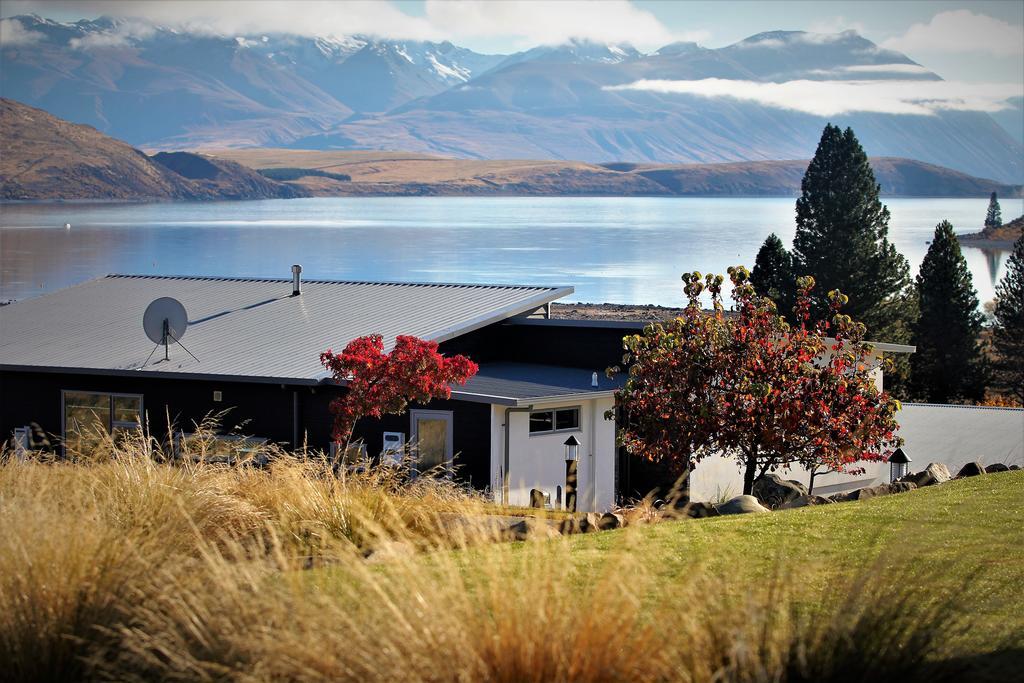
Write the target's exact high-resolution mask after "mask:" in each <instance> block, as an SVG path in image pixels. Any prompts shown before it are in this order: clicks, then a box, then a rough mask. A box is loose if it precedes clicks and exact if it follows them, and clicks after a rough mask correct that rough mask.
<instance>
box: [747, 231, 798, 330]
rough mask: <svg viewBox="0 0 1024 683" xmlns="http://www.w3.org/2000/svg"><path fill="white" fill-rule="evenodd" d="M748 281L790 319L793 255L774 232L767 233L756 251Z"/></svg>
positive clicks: (794, 282)
mask: <svg viewBox="0 0 1024 683" xmlns="http://www.w3.org/2000/svg"><path fill="white" fill-rule="evenodd" d="M750 283H751V284H752V285H754V289H755V290H756V291H757V293H758V294H760V295H761V296H766V297H768V298H769V299H771V300H772V301H774V302H775V305H776V306H777V307H778V310H779V314H780V315H784V316H785V317H786V318H787V319H790V320H791V319H792V315H793V311H792V309H793V304H794V300H795V294H796V276H795V275H794V274H793V257H792V256H791V255H790V253H789V252H788V251H786V247H785V246H783V244H782V240H780V239H779V238H778V236H777V235H776V234H775V233H772V234H770V235H768V237H767V238H766V239H765V241H764V244H762V245H761V249H760V251H758V252H757V258H756V259H755V261H754V270H753V271H752V272H751V274H750Z"/></svg>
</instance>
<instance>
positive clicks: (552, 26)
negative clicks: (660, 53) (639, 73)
mask: <svg viewBox="0 0 1024 683" xmlns="http://www.w3.org/2000/svg"><path fill="white" fill-rule="evenodd" d="M426 14H427V18H428V19H429V20H430V22H431V23H432V24H433V25H434V26H436V27H437V28H438V29H439V30H442V31H444V32H445V33H448V34H450V35H451V36H452V37H453V38H454V39H456V40H458V39H460V38H467V37H473V38H485V37H494V36H514V37H516V38H518V41H519V42H520V43H521V44H522V45H523V46H524V47H525V46H533V45H537V44H541V45H553V44H558V43H564V42H566V41H567V40H570V39H572V38H582V39H587V40H592V41H595V42H602V43H620V42H628V43H632V44H633V45H635V46H636V47H638V48H641V49H651V48H656V47H662V46H664V45H666V44H668V43H671V42H674V41H677V40H689V41H694V42H699V41H704V40H707V39H708V38H709V37H710V33H708V32H707V31H691V32H685V33H683V34H676V33H673V32H671V31H669V29H668V28H666V27H665V25H664V24H662V23H661V21H659V20H658V18H657V17H655V16H654V14H652V13H651V12H649V11H647V10H644V9H640V8H639V7H637V6H636V5H634V4H633V3H631V2H628V0H605V1H603V2H586V1H583V0H561V1H560V2H536V1H532V0H500V1H495V0H488V1H483V0H463V1H462V2H449V1H447V0H427V2H426Z"/></svg>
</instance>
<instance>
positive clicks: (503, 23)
mask: <svg viewBox="0 0 1024 683" xmlns="http://www.w3.org/2000/svg"><path fill="white" fill-rule="evenodd" d="M424 10H425V16H412V15H410V14H406V13H405V12H403V11H402V10H401V9H400V8H399V7H398V6H397V5H395V4H393V3H391V2H384V1H383V0H372V1H371V0H347V1H346V2H337V1H328V0H291V1H289V2H253V1H251V0H205V1H203V0H174V1H169V0H163V1H153V2H143V1H136V2H124V1H123V0H4V14H6V15H16V14H32V13H35V14H41V15H43V16H54V15H63V16H86V17H98V16H103V15H107V16H114V17H135V18H138V19H145V20H148V21H151V22H154V23H156V24H159V25H163V26H168V27H171V28H176V29H180V30H184V31H189V32H194V33H215V34H220V35H228V36H235V35H253V34H261V33H271V32H273V33H295V34H298V35H304V36H327V35H332V34H333V35H338V36H342V35H352V34H357V33H362V34H368V35H376V36H383V37H387V38H395V39H407V40H445V39H448V40H452V41H454V42H459V41H460V40H468V39H486V38H494V37H502V38H509V39H511V41H512V42H514V43H516V44H519V45H521V46H522V47H533V46H535V45H538V44H547V45H550V44H557V43H563V42H566V41H568V40H570V39H572V38H580V39H587V40H592V41H595V42H606V43H620V42H628V43H632V44H633V45H635V46H636V47H638V48H640V49H653V48H658V47H662V46H663V45H666V44H668V43H671V42H674V41H678V40H685V41H694V42H706V41H707V40H708V39H709V38H710V37H711V34H710V33H709V32H708V31H706V30H693V31H684V32H673V31H670V30H669V29H668V28H666V27H665V25H664V24H663V23H662V22H661V21H660V20H659V19H658V18H657V17H655V16H654V14H653V13H651V12H649V11H647V10H645V9H641V8H639V7H637V6H636V5H634V4H633V3H632V2H629V0H603V1H602V2H592V1H585V0H560V1H558V2H540V1H536V0H487V1H485V0H462V1H461V2H449V1H445V0H426V4H425V6H424ZM108 40H114V38H109V39H108Z"/></svg>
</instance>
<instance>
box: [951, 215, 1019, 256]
mask: <svg viewBox="0 0 1024 683" xmlns="http://www.w3.org/2000/svg"><path fill="white" fill-rule="evenodd" d="M1021 236H1024V216H1020V217H1018V218H1014V219H1013V220H1012V221H1010V222H1009V223H1004V224H1003V225H1000V226H999V227H998V228H984V229H983V230H982V231H981V232H974V233H970V234H968V235H957V238H958V239H959V240H960V241H961V242H963V243H964V244H966V245H967V246H969V247H982V248H984V247H992V248H996V249H1012V248H1013V243H1014V242H1016V241H1017V240H1019V239H1020V238H1021Z"/></svg>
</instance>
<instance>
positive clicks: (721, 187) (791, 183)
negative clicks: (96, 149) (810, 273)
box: [209, 149, 1021, 197]
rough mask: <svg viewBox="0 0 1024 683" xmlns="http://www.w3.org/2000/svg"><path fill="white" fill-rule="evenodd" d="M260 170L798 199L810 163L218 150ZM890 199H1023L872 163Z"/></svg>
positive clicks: (908, 164)
mask: <svg viewBox="0 0 1024 683" xmlns="http://www.w3.org/2000/svg"><path fill="white" fill-rule="evenodd" d="M209 154H210V155H212V156H215V157H217V158H222V159H231V160H234V161H237V162H239V163H242V164H245V165H246V166H250V167H252V168H256V169H284V168H287V169H290V170H293V171H300V170H301V169H311V170H315V171H326V172H329V173H338V174H345V175H347V176H350V177H351V181H339V180H333V179H330V178H324V177H315V176H306V177H300V178H299V179H298V180H295V181H291V182H292V183H293V184H295V185H298V186H301V187H302V188H304V189H305V190H307V191H308V192H309V193H310V194H313V195H315V196H359V195H530V196H571V195H617V196H628V195H654V196H657V195H662V196H705V197H707V196H755V197H756V196H796V195H798V194H799V193H800V180H801V178H802V177H803V174H804V171H805V170H806V169H807V164H808V162H807V161H806V160H796V161H753V162H737V163H725V164H677V165H655V164H633V163H609V164H588V163H583V162H570V161H530V160H518V159H517V160H479V159H451V158H445V157H438V156H432V155H427V154H419V153H413V152H405V153H403V152H368V151H339V150H324V151H320V150H297V149H230V150H213V151H210V152H209ZM871 163H872V166H873V167H874V169H875V174H876V176H877V177H878V181H879V183H880V184H881V186H882V193H883V194H885V195H889V196H911V197H914V196H917V197H927V196H943V197H985V196H988V194H989V193H990V192H998V193H1000V194H1001V195H1002V196H1007V197H1011V196H1020V192H1021V188H1020V186H1010V185H1004V184H1002V183H998V182H996V181H993V180H986V179H984V178H975V177H973V176H969V175H966V174H963V173H959V172H957V171H953V170H951V169H948V168H943V167H941V166H935V165H933V164H926V163H922V162H919V161H913V160H910V159H895V158H887V157H878V158H873V159H872V160H871Z"/></svg>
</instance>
